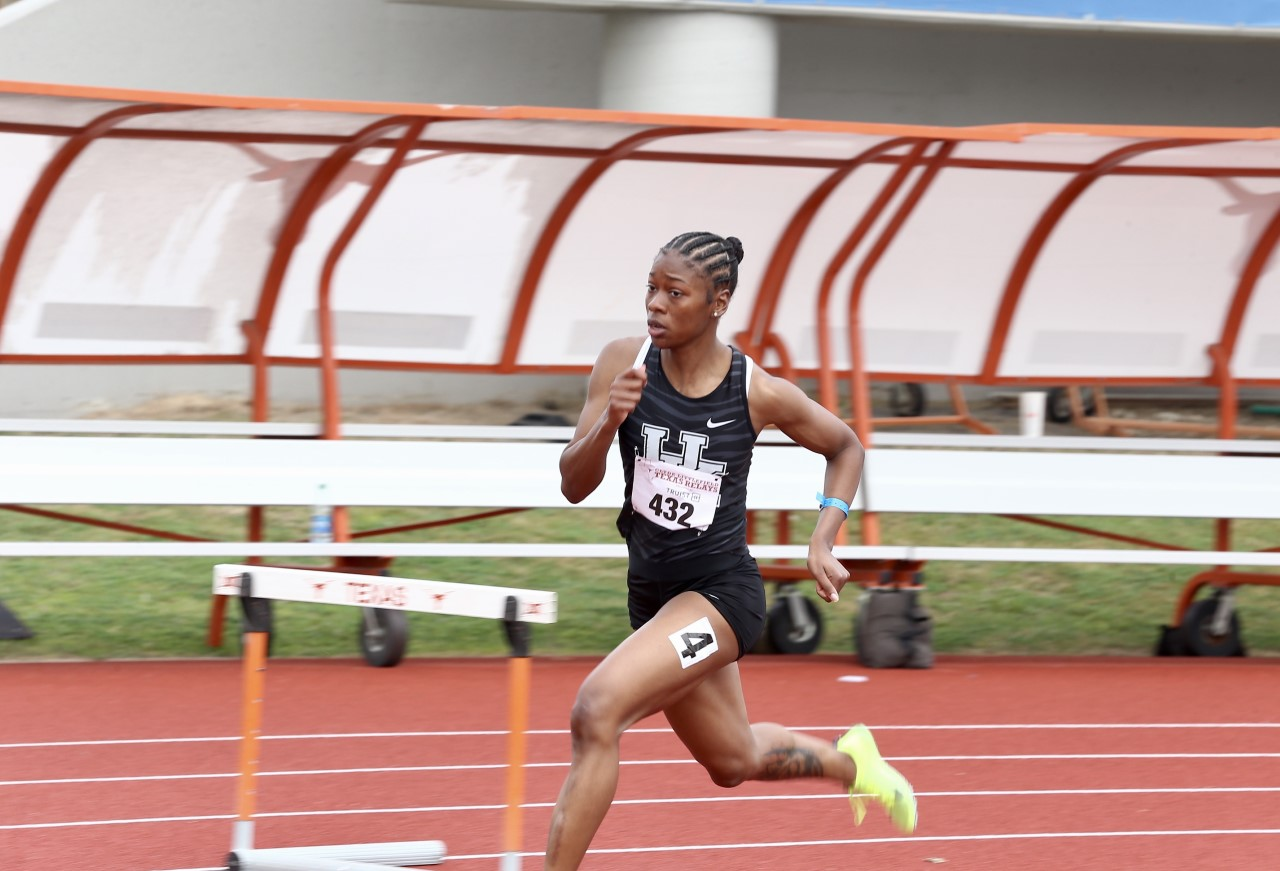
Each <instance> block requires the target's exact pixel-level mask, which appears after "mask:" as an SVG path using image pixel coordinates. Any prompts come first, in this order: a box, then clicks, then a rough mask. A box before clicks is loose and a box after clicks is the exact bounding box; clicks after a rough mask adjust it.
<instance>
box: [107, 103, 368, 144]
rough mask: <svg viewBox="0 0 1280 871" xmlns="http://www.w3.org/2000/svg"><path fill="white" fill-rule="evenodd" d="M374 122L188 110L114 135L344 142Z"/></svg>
mask: <svg viewBox="0 0 1280 871" xmlns="http://www.w3.org/2000/svg"><path fill="white" fill-rule="evenodd" d="M386 117H392V116H390V115H388V116H386ZM376 120H377V117H376V116H374V117H371V116H369V115H362V114H357V113H352V112H310V111H288V110H282V109H254V110H235V109H224V108H211V109H198V108H191V109H187V110H185V111H182V112H174V113H166V114H163V115H143V116H140V117H138V118H131V119H130V120H128V121H126V122H125V123H123V124H121V125H120V126H119V127H118V128H117V131H120V132H119V133H117V135H123V133H124V132H126V131H131V130H146V131H151V132H156V133H177V134H196V135H200V134H205V135H207V136H209V137H210V138H215V137H221V136H225V135H227V134H251V135H252V136H254V137H256V138H265V139H287V138H292V137H321V138H335V137H336V138H344V139H345V138H346V137H349V136H351V135H353V134H355V133H356V132H358V131H359V130H361V129H363V128H364V127H366V126H368V125H369V124H370V123H372V122H373V121H376Z"/></svg>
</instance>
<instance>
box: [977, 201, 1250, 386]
mask: <svg viewBox="0 0 1280 871" xmlns="http://www.w3.org/2000/svg"><path fill="white" fill-rule="evenodd" d="M1229 202H1230V200H1229V198H1228V196H1227V194H1226V193H1225V192H1224V191H1223V190H1222V189H1221V188H1220V187H1219V186H1218V185H1216V184H1215V183H1214V180H1212V179H1203V178H1186V177H1177V178H1159V177H1152V176H1111V177H1106V178H1103V179H1101V180H1099V181H1098V182H1097V183H1095V184H1094V185H1093V186H1092V187H1090V188H1089V190H1088V191H1087V192H1086V193H1085V194H1084V195H1082V196H1081V197H1080V199H1079V200H1078V201H1077V202H1076V203H1075V205H1074V206H1073V207H1072V208H1071V210H1070V211H1069V212H1068V213H1067V215H1066V216H1065V217H1064V219H1063V220H1062V221H1061V222H1060V223H1059V224H1058V225H1057V228H1056V230H1055V231H1054V233H1053V235H1052V236H1051V237H1050V239H1049V241H1048V243H1047V244H1046V246H1045V248H1044V251H1043V254H1042V255H1041V256H1040V257H1039V260H1038V262H1037V263H1036V265H1035V269H1034V271H1033V272H1032V274H1031V277H1030V280H1029V281H1028V283H1027V285H1026V289H1025V291H1024V292H1023V293H1022V296H1021V298H1020V299H1019V300H1017V309H1016V315H1015V318H1014V320H1013V327H1012V329H1011V331H1010V333H1009V338H1008V342H1007V345H1006V347H1005V351H1004V355H1003V357H1002V359H1001V364H1000V374H1001V375H1002V376H1005V377H1010V378H1029V377H1051V376H1057V377H1063V376H1065V375H1066V373H1068V372H1072V373H1078V374H1074V375H1072V376H1071V377H1073V378H1075V377H1086V378H1088V377H1117V378H1133V379H1142V378H1180V379H1188V380H1193V379H1200V378H1205V377H1207V376H1208V375H1209V373H1210V371H1211V369H1212V362H1211V360H1210V358H1209V355H1208V353H1207V350H1206V349H1207V348H1208V347H1209V346H1210V345H1212V344H1214V343H1216V342H1217V341H1218V340H1219V337H1220V336H1221V335H1222V330H1223V327H1224V324H1225V319H1226V316H1227V311H1228V308H1229V306H1230V304H1231V300H1232V292H1231V291H1232V289H1233V288H1234V284H1235V277H1236V276H1238V275H1239V261H1240V258H1241V257H1242V252H1243V251H1247V249H1248V247H1249V246H1248V243H1247V242H1244V243H1242V237H1243V236H1244V235H1245V233H1246V228H1245V226H1244V225H1243V223H1242V222H1241V221H1239V220H1238V219H1237V220H1234V221H1224V220H1221V212H1222V209H1223V207H1224V204H1227V203H1229Z"/></svg>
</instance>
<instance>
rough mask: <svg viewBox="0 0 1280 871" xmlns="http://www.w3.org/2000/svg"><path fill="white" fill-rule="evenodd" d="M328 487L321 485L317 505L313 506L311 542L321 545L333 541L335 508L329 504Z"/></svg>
mask: <svg viewBox="0 0 1280 871" xmlns="http://www.w3.org/2000/svg"><path fill="white" fill-rule="evenodd" d="M327 490H328V486H327V485H325V484H321V485H320V488H319V491H318V492H317V494H316V504H315V505H313V506H311V534H310V536H309V539H310V541H312V542H313V543H316V544H321V543H324V542H327V541H333V506H332V505H330V504H329V499H328V493H327Z"/></svg>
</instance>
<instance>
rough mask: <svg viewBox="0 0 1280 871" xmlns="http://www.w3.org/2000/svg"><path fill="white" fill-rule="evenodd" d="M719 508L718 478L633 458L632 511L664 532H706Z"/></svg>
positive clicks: (692, 470) (696, 471) (708, 473)
mask: <svg viewBox="0 0 1280 871" xmlns="http://www.w3.org/2000/svg"><path fill="white" fill-rule="evenodd" d="M719 506H720V477H719V476H718V475H713V474H711V473H710V472H700V471H698V470H697V469H686V468H684V467H683V466H673V465H671V464H670V463H664V462H661V461H654V460H646V459H645V458H644V457H642V456H640V455H639V454H637V455H636V466H635V475H634V477H633V478H632V482H631V508H632V510H633V511H635V513H636V514H637V515H638V516H640V517H643V518H645V519H646V520H648V521H650V522H652V523H656V524H658V525H659V526H661V527H663V528H665V529H699V530H701V529H706V528H707V527H708V526H710V525H711V521H713V520H715V517H716V508H718V507H719Z"/></svg>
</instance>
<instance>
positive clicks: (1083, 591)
mask: <svg viewBox="0 0 1280 871" xmlns="http://www.w3.org/2000/svg"><path fill="white" fill-rule="evenodd" d="M68 510H70V509H68ZM76 513H85V514H92V515H94V516H97V517H101V518H104V519H111V520H115V521H121V522H127V523H133V524H142V525H154V526H158V527H162V528H166V529H174V530H178V531H182V532H187V533H190V534H193V535H202V536H207V537H210V538H223V539H228V540H235V539H238V538H240V537H242V536H243V524H244V512H243V510H242V509H234V508H207V509H188V508H181V509H178V508H147V509H116V510H113V511H109V510H107V509H103V508H93V509H88V508H86V509H83V510H82V511H78V512H76ZM455 513H456V512H455ZM448 515H449V512H442V511H435V512H413V511H406V510H380V511H374V510H363V511H356V512H354V513H353V517H354V525H355V527H356V528H371V527H381V526H388V525H393V524H400V523H408V522H416V521H421V520H424V519H431V518H438V517H443V516H448ZM268 520H269V524H270V528H269V532H268V537H269V538H273V539H290V538H300V537H302V536H303V534H304V532H305V527H306V517H305V511H303V510H300V509H293V510H291V509H272V510H270V511H268ZM882 520H883V540H884V542H885V543H887V544H930V545H963V544H989V545H1003V546H1031V547H1107V546H1113V547H1124V546H1125V545H1120V544H1108V543H1107V542H1106V541H1103V540H1101V539H1093V538H1090V539H1084V538H1081V537H1080V536H1079V535H1075V534H1072V533H1068V532H1063V531H1059V530H1053V529H1047V528H1043V527H1038V526H1032V525H1029V524H1023V523H1017V522H1014V521H1010V520H1004V519H1000V518H992V517H985V516H974V517H969V516H960V515H946V516H921V515H913V516H905V515H901V516H886V517H884V518H883V519H882ZM800 522H803V521H802V520H798V521H796V522H795V523H794V524H793V528H797V529H798V528H799V527H798V526H797V525H796V524H798V523H800ZM1091 523H1092V525H1093V526H1095V527H1101V528H1105V529H1107V530H1109V531H1112V532H1120V533H1123V534H1127V535H1133V536H1139V537H1143V538H1149V539H1156V540H1160V541H1165V542H1174V543H1177V544H1180V545H1184V546H1189V547H1203V548H1208V547H1212V545H1213V522H1212V521H1210V520H1158V521H1157V520H1142V519H1113V520H1108V521H1102V522H1099V521H1097V520H1094V521H1092V522H1091ZM1082 525H1089V524H1088V523H1087V522H1084V521H1082ZM765 526H766V527H767V524H765ZM852 526H853V528H851V536H850V541H856V540H857V530H856V524H852ZM1276 528H1277V527H1276V524H1275V523H1268V522H1264V521H1247V522H1238V523H1237V524H1236V525H1235V526H1234V529H1235V546H1236V547H1239V548H1242V549H1252V548H1263V547H1269V546H1274V545H1275V544H1276V542H1275V541H1274V535H1275V532H1276ZM119 537H120V534H119V533H115V532H109V531H106V530H101V529H95V528H92V527H86V526H72V525H68V524H65V523H60V522H57V521H53V520H48V519H43V518H38V517H33V516H28V515H23V514H14V513H11V512H6V511H0V540H8V541H28V540H32V541H38V540H92V539H102V540H116V539H119ZM386 540H387V541H429V540H437V541H491V542H499V541H559V542H601V541H604V542H616V541H618V538H617V534H616V532H615V531H614V530H613V512H611V511H595V510H585V509H564V510H543V511H530V512H524V513H520V514H514V515H507V516H505V517H501V518H495V519H490V520H484V521H479V522H476V523H468V524H457V525H450V526H446V527H441V528H438V529H435V530H427V531H423V532H418V533H409V534H401V535H398V536H389V537H387V539H386ZM221 561H222V562H227V561H233V560H221ZM215 562H217V560H212V559H186V558H152V559H141V558H114V559H98V558H87V557H83V558H57V559H54V558H32V559H25V558H23V559H19V558H13V559H6V560H3V561H0V601H3V602H4V603H5V605H6V606H7V607H8V608H9V609H10V610H11V611H13V612H14V613H15V614H17V615H18V616H19V617H20V618H21V619H22V620H23V622H24V623H26V624H27V625H28V626H29V627H30V628H32V629H33V630H34V631H35V632H36V637H35V638H32V639H27V640H22V641H0V659H5V660H17V659H57V658H89V659H106V658H132V657H209V656H235V655H237V654H238V644H237V641H236V636H237V631H236V626H237V621H238V615H237V614H236V612H235V611H234V609H228V610H229V616H228V619H227V621H226V623H225V627H226V631H225V637H226V642H225V643H224V645H223V647H222V648H220V649H218V650H211V649H210V648H208V647H207V646H206V644H205V635H206V630H207V625H208V619H209V609H210V598H211V597H210V594H209V590H210V583H211V574H212V573H211V567H212V565H213V564H214V563H215ZM292 562H305V561H301V560H298V561H292ZM1196 570H1197V569H1193V568H1191V567H1185V568H1184V567H1176V566H1149V565H1102V564H1045V563H1039V564H1013V563H932V564H930V565H928V566H926V569H925V575H924V580H925V583H926V584H927V591H926V592H925V594H924V601H925V604H926V606H927V607H928V608H929V610H930V611H931V613H932V614H933V617H934V622H935V628H934V648H935V651H936V652H938V653H940V654H1023V655H1085V654H1115V655H1134V656H1146V655H1149V654H1150V653H1151V651H1152V649H1153V646H1154V643H1155V640H1156V636H1157V630H1158V627H1159V626H1160V625H1161V624H1164V623H1168V622H1169V621H1170V619H1171V617H1172V614H1173V608H1174V604H1175V602H1176V600H1177V595H1178V593H1179V591H1180V590H1181V588H1182V586H1183V584H1184V583H1185V582H1186V580H1187V579H1188V578H1189V577H1190V576H1191V575H1192V574H1194V572H1195V571H1196ZM392 573H393V574H395V575H397V576H399V577H410V578H431V579H435V580H445V581H460V582H475V583H485V584H493V585H497V586H510V587H528V588H533V589H542V590H553V591H555V592H557V593H558V594H559V602H560V620H559V622H558V623H556V624H554V625H551V626H535V627H533V651H534V653H535V654H537V655H570V654H593V655H594V654H602V653H604V652H606V651H607V650H609V649H610V648H612V647H613V646H614V645H615V644H617V643H618V642H619V641H620V640H621V639H622V638H624V637H625V636H626V634H627V632H628V631H629V630H628V625H627V615H626V589H625V564H624V563H623V562H622V561H620V560H594V559H582V560H556V559H463V558H457V559H404V560H397V561H396V563H395V564H394V565H393V567H392ZM811 587H812V585H811V584H808V583H806V584H802V588H803V589H804V590H806V593H807V594H809V595H812V593H811ZM1277 596H1280V590H1270V589H1268V588H1265V587H1256V586H1255V587H1245V588H1243V589H1242V590H1241V592H1240V594H1239V597H1238V602H1239V604H1240V609H1241V619H1242V624H1243V632H1244V637H1245V642H1246V644H1247V645H1248V647H1249V650H1250V653H1252V654H1260V655H1267V654H1270V655H1274V654H1278V653H1280V608H1277V604H1278V600H1277V599H1276V598H1275V597H1277ZM856 599H857V597H856V595H849V594H846V595H845V596H844V597H843V599H842V600H841V601H840V602H839V603H838V604H837V605H834V606H831V605H826V604H820V606H819V607H820V610H821V612H822V613H823V614H824V616H825V621H824V625H825V635H824V639H823V643H822V647H821V648H820V651H821V652H828V653H841V654H849V653H850V652H851V651H852V645H853V642H852V637H853V618H854V614H855V612H856ZM409 618H410V646H409V654H410V655H411V656H446V655H448V656H458V655H466V656H473V655H481V656H485V655H502V654H504V653H505V652H506V642H505V640H504V638H503V637H502V633H501V629H500V627H499V626H498V625H497V624H495V623H493V622H491V621H485V620H468V619H465V618H457V617H441V616H434V615H427V614H411V615H409ZM358 625H359V612H358V611H357V610H355V609H351V608H336V607H320V606H315V605H306V604H295V603H287V602H285V603H277V605H276V628H277V633H276V639H275V642H274V644H275V647H274V650H275V653H276V655H280V656H309V657H333V656H337V657H348V656H354V655H358V652H357V651H358V648H357V642H356V637H357V631H358Z"/></svg>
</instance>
